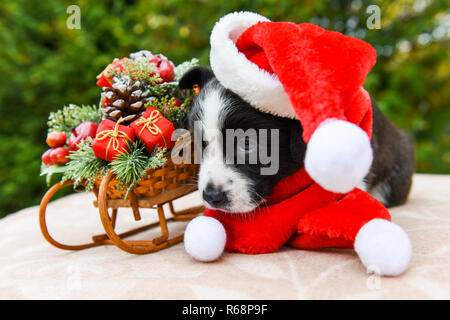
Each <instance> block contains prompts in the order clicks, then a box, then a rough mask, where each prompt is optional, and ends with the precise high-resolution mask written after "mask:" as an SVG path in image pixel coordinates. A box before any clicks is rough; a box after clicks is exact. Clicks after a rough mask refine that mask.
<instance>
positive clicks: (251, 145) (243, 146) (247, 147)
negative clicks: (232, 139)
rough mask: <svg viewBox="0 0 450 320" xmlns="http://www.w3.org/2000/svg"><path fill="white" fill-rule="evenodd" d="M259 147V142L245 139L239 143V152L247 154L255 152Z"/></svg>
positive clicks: (248, 138)
mask: <svg viewBox="0 0 450 320" xmlns="http://www.w3.org/2000/svg"><path fill="white" fill-rule="evenodd" d="M257 146H258V143H257V141H256V140H255V139H252V138H250V137H244V138H242V139H241V140H239V142H238V147H239V150H241V151H242V152H245V153H250V152H253V151H254V150H255V149H256V147H257Z"/></svg>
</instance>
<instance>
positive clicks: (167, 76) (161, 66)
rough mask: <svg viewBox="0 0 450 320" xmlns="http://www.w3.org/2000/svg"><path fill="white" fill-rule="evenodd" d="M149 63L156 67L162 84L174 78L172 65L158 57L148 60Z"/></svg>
mask: <svg viewBox="0 0 450 320" xmlns="http://www.w3.org/2000/svg"><path fill="white" fill-rule="evenodd" d="M149 63H154V64H155V66H156V71H155V73H157V74H158V75H159V77H160V78H161V79H162V82H170V81H173V79H174V78H175V71H174V70H173V65H172V64H171V63H170V62H169V61H168V60H166V59H164V58H161V57H159V56H155V57H153V58H151V59H150V60H149Z"/></svg>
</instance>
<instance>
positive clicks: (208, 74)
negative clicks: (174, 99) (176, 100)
mask: <svg viewBox="0 0 450 320" xmlns="http://www.w3.org/2000/svg"><path fill="white" fill-rule="evenodd" d="M213 78H214V73H213V72H212V71H211V70H210V69H208V68H206V67H201V66H198V67H193V68H191V69H189V70H188V71H186V73H185V74H184V75H183V77H181V79H180V82H179V83H178V86H179V87H180V89H192V87H193V86H194V84H197V85H198V86H199V87H200V88H203V86H204V85H205V84H206V83H207V82H208V81H210V80H211V79H213Z"/></svg>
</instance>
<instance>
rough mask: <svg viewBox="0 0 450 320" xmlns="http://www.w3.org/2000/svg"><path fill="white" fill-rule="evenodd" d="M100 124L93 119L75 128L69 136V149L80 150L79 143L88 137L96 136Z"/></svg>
mask: <svg viewBox="0 0 450 320" xmlns="http://www.w3.org/2000/svg"><path fill="white" fill-rule="evenodd" d="M97 128H98V125H97V124H96V123H94V122H91V121H85V122H83V123H81V124H79V125H78V126H77V127H76V128H75V129H73V132H72V134H71V135H70V138H69V150H73V151H74V150H78V144H79V143H80V142H81V141H83V140H85V139H86V138H87V137H91V138H95V134H96V133H97Z"/></svg>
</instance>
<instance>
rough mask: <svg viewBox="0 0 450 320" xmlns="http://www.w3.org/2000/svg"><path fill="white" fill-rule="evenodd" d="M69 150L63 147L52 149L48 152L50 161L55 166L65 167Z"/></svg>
mask: <svg viewBox="0 0 450 320" xmlns="http://www.w3.org/2000/svg"><path fill="white" fill-rule="evenodd" d="M68 157H69V150H67V149H66V148H64V147H58V148H55V149H52V150H51V152H50V160H51V161H53V163H54V164H57V165H60V166H62V165H65V164H66V163H67V162H69V158H68Z"/></svg>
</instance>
